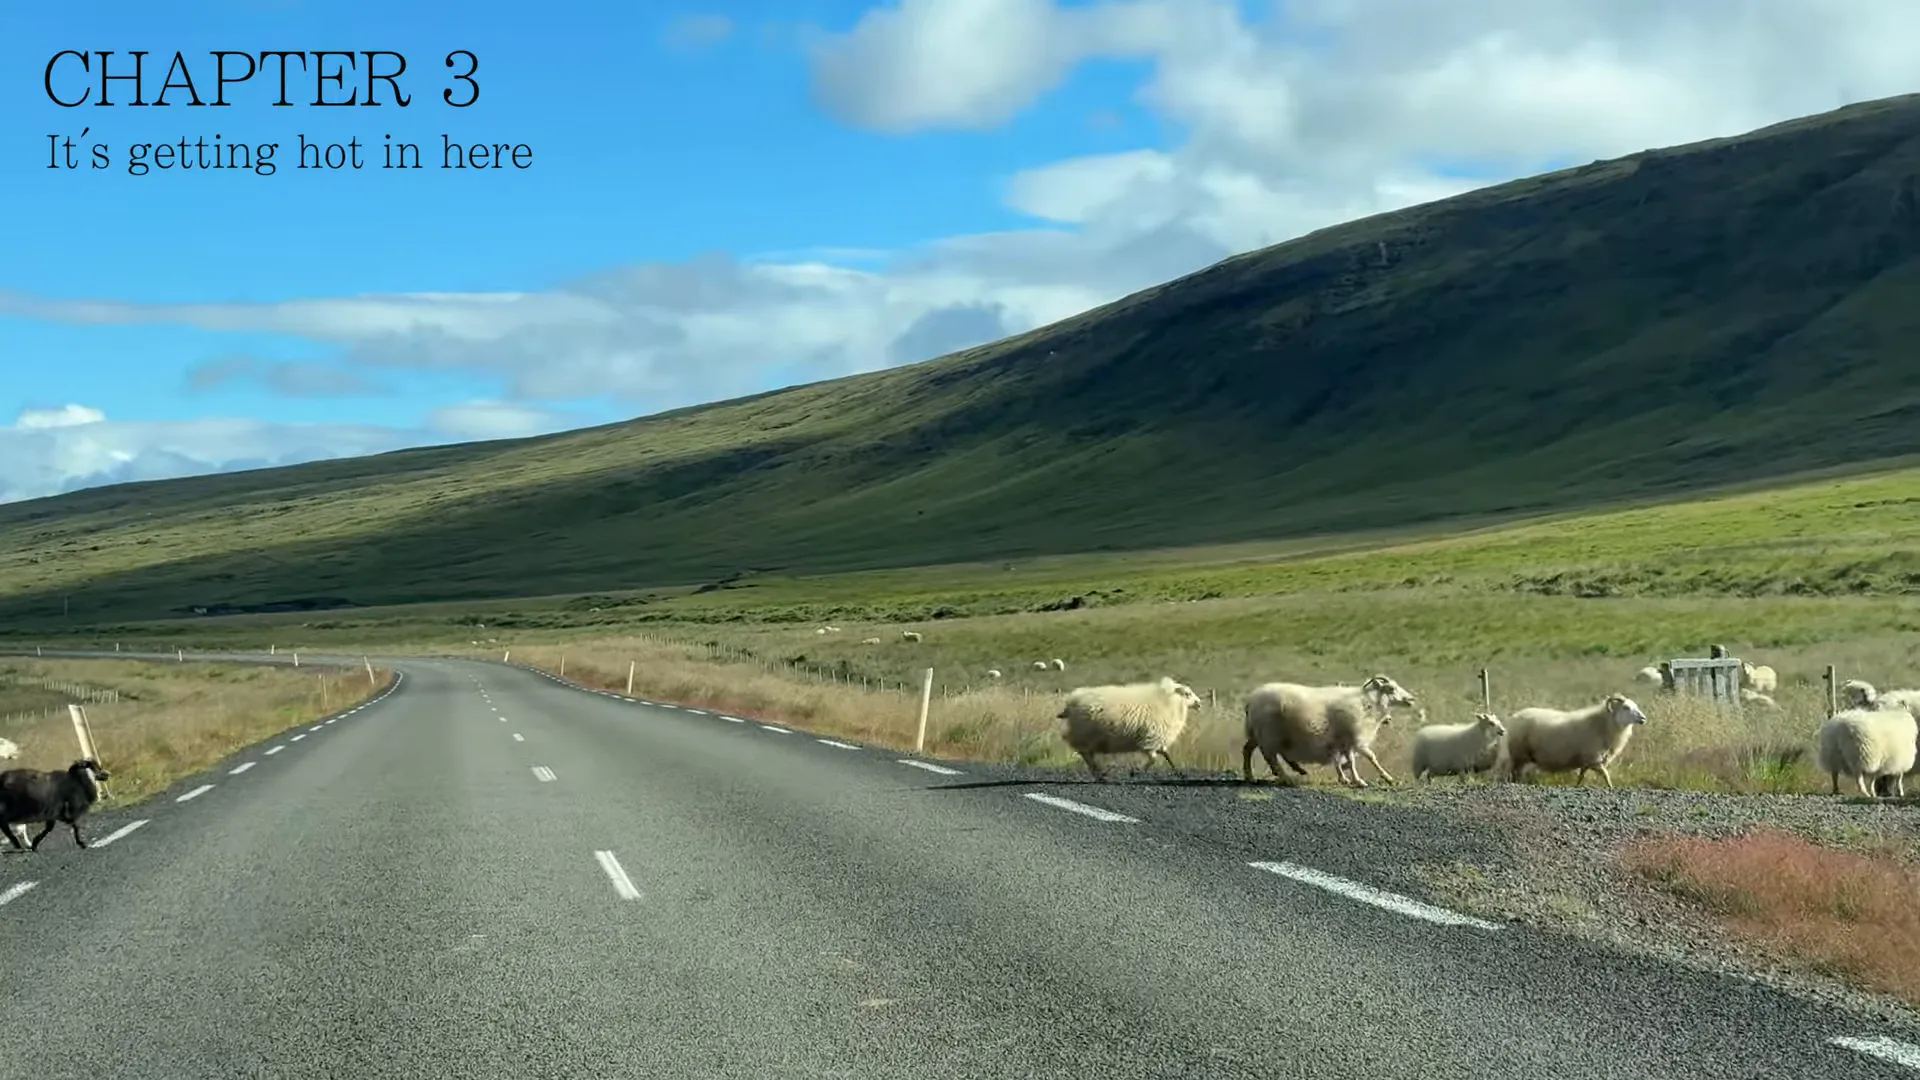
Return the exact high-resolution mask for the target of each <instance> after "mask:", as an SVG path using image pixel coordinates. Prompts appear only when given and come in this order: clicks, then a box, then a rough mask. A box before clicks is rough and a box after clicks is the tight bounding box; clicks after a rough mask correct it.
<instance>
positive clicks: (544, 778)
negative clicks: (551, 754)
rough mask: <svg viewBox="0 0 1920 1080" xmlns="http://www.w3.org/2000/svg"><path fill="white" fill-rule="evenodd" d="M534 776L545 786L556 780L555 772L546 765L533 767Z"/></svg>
mask: <svg viewBox="0 0 1920 1080" xmlns="http://www.w3.org/2000/svg"><path fill="white" fill-rule="evenodd" d="M533 775H534V777H535V778H537V779H538V780H539V781H540V782H541V783H543V784H544V783H548V782H550V781H552V780H553V779H555V777H554V775H553V770H552V769H549V768H547V767H546V766H545V765H535V766H534V767H533Z"/></svg>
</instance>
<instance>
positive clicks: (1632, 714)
mask: <svg viewBox="0 0 1920 1080" xmlns="http://www.w3.org/2000/svg"><path fill="white" fill-rule="evenodd" d="M1603 704H1605V705H1606V707H1607V713H1608V714H1609V715H1611V716H1612V717H1613V722H1614V723H1616V724H1619V725H1620V726H1621V727H1632V726H1633V725H1635V724H1644V723H1646V722H1647V714H1646V713H1644V712H1642V711H1641V710H1640V705H1639V703H1638V702H1636V701H1634V700H1633V699H1632V698H1630V697H1628V696H1627V695H1625V694H1608V695H1607V700H1606V701H1605V702H1604V703H1603Z"/></svg>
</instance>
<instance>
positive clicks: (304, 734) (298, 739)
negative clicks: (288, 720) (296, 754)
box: [287, 731, 307, 742]
mask: <svg viewBox="0 0 1920 1080" xmlns="http://www.w3.org/2000/svg"><path fill="white" fill-rule="evenodd" d="M306 737H307V733H306V732H304V731H303V732H301V733H300V734H298V735H295V736H294V737H293V738H291V739H288V740H287V741H288V742H299V741H300V740H301V739H304V738H306Z"/></svg>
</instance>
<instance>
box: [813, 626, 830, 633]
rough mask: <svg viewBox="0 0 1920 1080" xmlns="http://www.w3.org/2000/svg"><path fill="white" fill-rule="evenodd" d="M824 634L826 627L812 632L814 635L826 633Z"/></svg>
mask: <svg viewBox="0 0 1920 1080" xmlns="http://www.w3.org/2000/svg"><path fill="white" fill-rule="evenodd" d="M826 632H827V628H826V627H824V626H822V627H820V628H819V629H818V630H815V631H814V633H816V634H824V633H826Z"/></svg>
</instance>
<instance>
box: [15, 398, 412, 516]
mask: <svg viewBox="0 0 1920 1080" xmlns="http://www.w3.org/2000/svg"><path fill="white" fill-rule="evenodd" d="M432 441H436V439H435V437H434V435H433V433H430V432H423V431H400V430H395V429H392V428H381V427H373V426H368V425H352V424H270V423H265V422H262V421H258V420H238V419H212V420H187V421H140V422H128V421H117V420H110V419H108V418H107V416H106V414H105V413H103V412H101V411H100V410H99V409H94V408H90V407H88V406H85V405H67V406H66V407H64V408H61V409H49V410H43V411H34V410H28V411H26V412H22V413H21V414H20V416H19V418H18V419H16V420H15V421H14V423H13V425H12V426H11V427H0V502H13V501H15V500H19V499H31V498H37V497H39V496H42V495H56V494H59V493H60V492H63V491H74V490H78V489H80V488H85V487H96V486H98V485H101V484H116V483H123V482H126V481H132V480H161V479H168V478H171V477H177V476H193V475H197V474H201V473H209V472H230V471H234V470H238V469H254V468H264V467H267V466H272V465H292V464H296V463H299V462H305V461H318V460H321V459H323V458H332V457H342V456H347V455H353V454H374V453H380V452H382V451H386V450H397V449H399V448H401V447H403V446H411V445H418V444H420V443H423V442H432Z"/></svg>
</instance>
